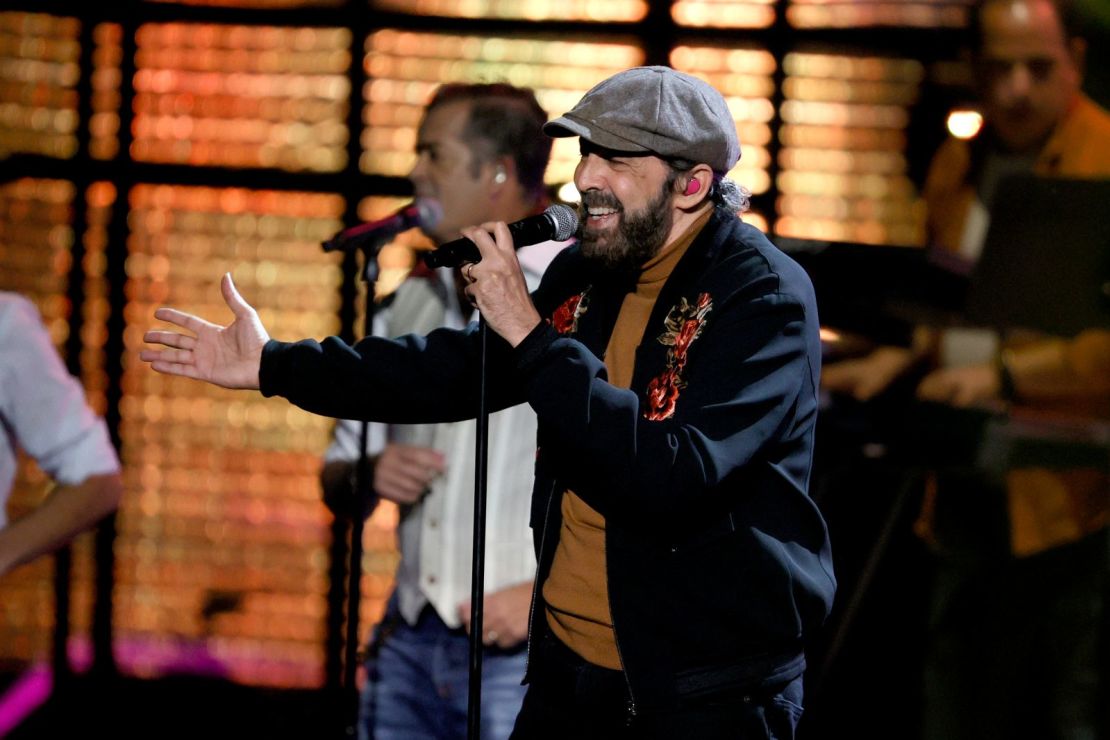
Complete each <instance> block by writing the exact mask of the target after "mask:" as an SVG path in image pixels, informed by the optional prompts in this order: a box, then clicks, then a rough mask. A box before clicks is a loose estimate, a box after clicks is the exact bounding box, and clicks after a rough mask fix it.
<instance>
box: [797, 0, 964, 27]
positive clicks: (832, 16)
mask: <svg viewBox="0 0 1110 740" xmlns="http://www.w3.org/2000/svg"><path fill="white" fill-rule="evenodd" d="M973 2H974V0H790V4H789V6H788V7H787V9H786V20H787V22H788V23H790V25H791V26H794V27H795V28H861V27H866V26H899V27H919V28H944V27H947V28H959V27H961V26H963V25H964V23H965V22H966V20H967V16H966V14H967V8H968V7H969V6H970V5H972V4H973Z"/></svg>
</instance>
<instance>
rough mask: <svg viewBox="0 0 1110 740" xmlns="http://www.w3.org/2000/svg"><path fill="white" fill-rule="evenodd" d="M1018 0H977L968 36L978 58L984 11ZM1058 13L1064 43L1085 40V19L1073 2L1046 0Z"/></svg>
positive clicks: (971, 12)
mask: <svg viewBox="0 0 1110 740" xmlns="http://www.w3.org/2000/svg"><path fill="white" fill-rule="evenodd" d="M1016 1H1017V0H977V2H976V3H975V4H974V5H973V6H972V7H971V10H970V11H969V13H968V17H967V35H968V43H969V44H970V46H971V50H972V51H973V52H974V53H975V55H976V56H978V54H979V52H980V51H981V50H982V48H983V10H984V9H985V8H986V7H987V6H988V5H993V4H994V3H999V2H1016ZM1045 2H1047V3H1048V4H1049V5H1051V6H1052V8H1053V9H1054V10H1055V11H1056V17H1057V18H1059V19H1060V28H1061V29H1062V30H1063V32H1064V41H1071V40H1072V39H1074V38H1083V37H1084V36H1085V35H1086V34H1085V31H1084V23H1083V17H1082V15H1081V14H1080V13H1079V11H1078V9H1077V8H1076V6H1075V3H1074V2H1072V0H1045Z"/></svg>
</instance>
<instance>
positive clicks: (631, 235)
mask: <svg viewBox="0 0 1110 740" xmlns="http://www.w3.org/2000/svg"><path fill="white" fill-rule="evenodd" d="M545 132H546V133H548V134H549V135H551V136H578V137H579V138H580V140H581V150H582V159H581V161H580V162H579V165H578V168H577V169H576V171H575V184H576V186H577V187H578V189H579V191H580V192H581V193H582V206H583V208H582V210H583V217H584V222H583V223H582V224H581V226H580V239H579V243H578V244H577V245H576V246H574V247H571V248H569V249H567V250H564V251H563V252H562V253H561V254H560V255H559V256H558V257H557V258H556V259H555V261H554V262H553V263H552V265H551V267H550V268H549V269H548V271H547V273H546V274H545V276H544V279H543V281H542V282H541V284H540V287H539V289H538V290H537V291H536V292H535V293H533V294H531V295H529V293H528V291H527V289H526V288H525V285H524V281H523V279H522V278H521V275H520V268H519V266H518V264H517V260H516V256H515V254H514V252H513V245H512V239H511V236H510V234H509V231H508V229H507V227H506V226H505V224H503V223H488V224H483V225H481V226H480V227H473V228H468V229H464V230H463V234H464V235H465V236H466V237H468V238H469V239H471V240H472V241H474V242H475V243H476V244H477V245H478V248H479V250H480V252H481V255H482V259H481V261H480V262H478V263H476V264H473V265H472V266H468V267H467V268H466V269H465V270H464V271H463V272H464V275H465V276H466V278H467V280H468V286H467V289H466V290H467V294H468V295H469V297H470V298H471V300H472V301H473V302H474V303H475V305H477V307H478V308H479V310H480V311H481V312H482V315H483V317H484V318H485V320H486V322H487V323H488V325H489V327H490V329H491V330H492V331H493V332H494V333H495V334H496V335H497V336H498V337H499V339H495V340H493V341H491V342H490V345H491V346H490V347H489V355H490V357H489V360H488V363H487V374H488V375H489V388H490V389H491V391H490V395H491V400H492V404H493V406H494V407H501V406H506V405H510V404H512V403H515V402H519V401H520V400H522V399H523V400H526V401H527V402H528V403H529V404H530V405H531V406H532V408H533V409H534V410H535V411H536V414H537V418H538V422H539V431H538V443H539V450H538V452H537V458H536V481H535V486H534V488H533V496H532V517H531V523H532V527H533V533H534V539H535V543H536V548H537V558H538V572H537V581H536V583H537V587H536V589H535V594H534V596H533V607H532V615H531V626H530V632H529V651H530V653H529V654H530V661H529V669H528V675H527V678H526V680H527V682H528V684H529V687H528V693H527V694H526V696H525V700H524V706H523V708H522V710H521V714H520V716H519V717H518V719H517V724H516V730H515V731H514V735H513V737H515V738H560V739H565V738H607V739H608V738H624V737H627V738H642V737H659V738H699V739H705V738H724V737H728V738H789V737H793V735H794V728H795V726H796V724H797V721H798V718H799V716H800V714H801V706H800V705H801V694H802V688H801V677H802V672H803V669H804V666H805V658H804V643H805V640H806V638H807V637H808V636H809V635H810V634H811V632H812V630H813V629H814V628H816V627H817V626H819V625H820V624H821V622H822V620H823V619H824V617H825V615H826V613H827V611H828V609H829V606H830V602H831V599H832V595H833V591H834V580H833V576H832V566H831V558H830V552H829V544H828V537H827V533H826V529H825V525H824V522H823V520H822V518H821V515H820V514H819V512H818V510H817V508H816V506H815V505H814V504H813V502H812V501H811V500H810V498H809V496H808V494H807V487H808V481H809V475H810V468H811V464H812V451H813V432H814V422H815V418H816V414H817V384H818V373H819V371H820V367H819V358H820V355H819V340H818V323H817V315H816V307H815V302H814V297H813V291H812V287H811V285H810V283H809V281H808V279H807V278H806V276H805V274H804V273H803V271H802V270H801V269H800V268H799V267H798V266H797V265H796V264H794V263H793V262H792V261H790V260H789V259H788V258H786V257H785V256H784V255H783V254H782V253H781V252H779V251H778V250H777V249H775V247H774V246H772V245H771V244H770V243H769V242H768V241H767V240H766V239H765V238H764V236H763V235H762V234H761V233H760V232H759V231H758V230H757V229H755V228H753V227H751V226H749V225H747V224H744V223H743V222H742V221H741V220H740V219H739V218H737V217H736V211H737V210H739V209H740V208H741V206H742V205H743V201H744V200H746V198H745V197H744V196H745V194H744V193H743V192H742V191H740V190H739V189H738V188H736V186H735V185H733V184H732V183H731V182H730V181H729V180H727V179H726V178H725V174H726V173H727V172H728V170H729V169H731V168H732V167H733V166H734V165H735V164H736V161H737V160H738V159H739V156H740V146H739V143H738V141H737V137H736V129H735V125H734V123H733V120H732V117H731V115H730V113H729V110H728V107H727V105H726V103H725V101H724V99H723V98H722V97H721V95H720V94H719V93H718V92H717V91H716V90H714V89H713V88H712V87H710V86H709V85H707V84H705V83H704V82H702V81H701V80H698V79H697V78H694V77H691V76H689V75H685V74H682V73H679V72H676V71H674V70H671V69H669V68H665V67H641V68H636V69H632V70H627V71H625V72H621V73H619V74H617V75H615V76H614V77H612V78H610V79H608V80H606V81H604V82H602V83H601V84H599V85H597V86H596V87H595V88H594V89H592V90H591V91H590V92H588V93H587V94H586V95H585V96H584V97H583V99H582V100H581V101H580V102H579V104H578V105H577V106H575V108H574V109H573V110H571V111H570V112H569V113H567V114H566V115H565V116H563V117H561V118H558V119H556V120H554V121H551V122H549V123H548V124H547V125H546V126H545ZM223 289H224V295H225V298H226V300H227V302H228V304H229V306H230V307H231V308H232V311H233V312H234V313H235V317H236V318H235V321H234V322H233V323H232V324H231V325H230V326H228V327H218V326H215V325H212V324H209V323H207V322H204V321H202V320H200V319H198V318H196V317H193V316H189V315H186V314H182V313H180V312H177V311H174V310H172V309H159V311H158V312H157V313H156V316H157V317H158V318H160V319H163V320H166V321H169V322H170V323H172V324H176V325H177V326H179V327H182V328H184V329H186V330H187V331H188V332H189V333H182V332H177V331H151V332H148V333H147V335H146V340H147V341H148V342H152V343H156V344H162V345H165V348H163V349H159V350H145V351H144V352H143V353H142V354H141V356H142V358H143V359H144V360H147V361H150V362H151V363H152V367H153V368H154V369H155V370H158V371H160V372H166V373H170V374H177V375H184V376H187V377H195V378H200V379H204V380H208V381H209V382H213V383H217V384H219V385H223V386H225V387H233V388H260V389H261V390H262V392H263V393H264V394H266V395H281V396H284V397H286V398H288V399H289V400H291V401H293V402H294V403H296V404H297V405H299V406H301V407H303V408H306V409H308V410H310V411H314V412H316V413H322V414H327V415H339V414H347V415H350V414H352V413H354V414H356V415H358V416H361V417H364V418H368V419H374V420H379V421H389V422H412V421H427V420H430V419H433V418H434V419H436V420H440V419H443V418H445V417H448V418H465V417H467V416H472V415H473V414H474V413H475V410H476V407H477V388H478V384H477V373H478V366H479V363H478V361H477V358H478V346H479V345H478V340H479V336H478V332H477V330H476V327H475V326H473V325H472V326H471V327H469V328H468V329H466V330H464V331H458V332H451V331H436V332H432V333H431V334H429V335H428V336H426V337H403V338H400V339H396V340H385V339H378V338H371V339H366V340H363V341H362V342H360V343H358V344H356V345H354V346H353V347H352V346H348V345H346V344H344V343H343V342H341V341H340V340H338V339H336V338H334V337H332V338H328V339H326V340H324V341H323V342H320V343H317V342H314V341H303V342H298V343H295V344H288V343H283V342H278V341H272V340H270V339H269V335H268V334H267V333H266V331H265V329H264V328H263V327H262V325H261V323H260V322H259V321H258V318H257V314H256V313H255V312H254V310H253V309H252V308H251V307H250V306H249V305H248V304H247V303H246V302H245V301H243V299H242V298H241V297H239V295H238V293H237V292H236V291H235V288H234V286H233V285H232V284H231V281H230V279H229V278H227V277H225V279H224V283H223Z"/></svg>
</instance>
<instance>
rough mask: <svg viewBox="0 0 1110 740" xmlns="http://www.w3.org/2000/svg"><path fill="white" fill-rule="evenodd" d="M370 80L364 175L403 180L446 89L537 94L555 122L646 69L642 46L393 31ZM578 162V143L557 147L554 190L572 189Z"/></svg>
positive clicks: (381, 38) (377, 46) (380, 34)
mask: <svg viewBox="0 0 1110 740" xmlns="http://www.w3.org/2000/svg"><path fill="white" fill-rule="evenodd" d="M366 50H367V54H366V59H365V61H364V63H365V65H366V72H367V75H368V76H369V78H370V81H369V82H368V83H367V86H366V90H365V94H364V98H365V100H366V101H367V105H366V109H365V111H364V117H363V120H364V122H365V123H366V124H367V127H366V129H364V130H363V134H362V148H363V155H362V162H361V163H360V165H361V169H362V171H363V172H368V173H372V174H379V175H395V176H398V177H403V176H405V175H407V174H408V173H409V171H410V170H411V169H412V166H413V164H414V162H415V161H416V160H415V154H414V153H413V152H414V147H415V145H416V128H417V126H418V125H419V124H420V117H421V114H422V112H423V108H424V106H425V105H426V104H427V103H428V101H429V100H430V99H431V97H432V93H433V92H435V89H436V88H437V87H438V86H439V85H441V84H443V83H445V82H509V83H512V84H514V85H518V86H523V87H530V88H532V89H533V90H535V92H536V99H537V100H538V101H539V103H540V105H541V106H542V107H543V109H544V110H545V111H547V113H548V115H550V116H551V117H553V118H554V117H555V116H557V115H561V114H562V113H564V112H565V111H567V110H570V108H572V107H573V106H574V104H575V103H577V102H578V100H579V98H581V97H582V94H583V93H584V92H586V91H587V90H589V89H590V88H591V87H593V86H594V85H595V84H597V83H598V82H601V81H602V80H603V79H605V78H606V77H608V76H610V75H612V74H613V73H615V72H618V71H620V70H622V69H626V68H628V67H635V66H637V65H639V64H643V61H644V52H643V51H642V49H641V48H640V47H639V46H638V45H636V44H635V43H632V42H629V43H604V42H600V41H597V42H594V41H569V40H559V39H552V38H546V37H544V38H541V37H532V38H523V37H520V36H514V37H513V38H506V37H499V36H488V37H482V36H462V35H456V34H447V33H423V32H414V31H402V30H395V29H386V30H382V31H377V32H375V33H373V34H371V35H370V38H369V40H368V41H367V45H366ZM577 162H578V142H577V140H576V139H556V140H555V144H554V147H553V148H552V153H551V165H550V166H549V167H548V170H547V176H546V179H547V181H548V182H552V183H554V182H567V181H569V180H570V179H571V177H572V176H573V173H574V166H575V164H577Z"/></svg>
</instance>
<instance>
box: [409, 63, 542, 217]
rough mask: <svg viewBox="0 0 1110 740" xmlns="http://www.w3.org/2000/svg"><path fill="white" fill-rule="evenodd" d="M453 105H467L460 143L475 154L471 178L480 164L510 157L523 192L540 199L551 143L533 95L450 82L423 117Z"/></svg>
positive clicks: (501, 86) (493, 85)
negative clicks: (438, 108)
mask: <svg viewBox="0 0 1110 740" xmlns="http://www.w3.org/2000/svg"><path fill="white" fill-rule="evenodd" d="M457 101H464V102H468V103H470V111H469V116H468V119H467V122H466V126H465V128H464V129H463V133H462V139H463V141H465V142H466V143H467V144H468V145H469V146H470V149H471V152H472V153H473V155H474V161H473V163H472V165H473V167H474V169H475V175H476V174H477V171H476V170H477V169H478V168H480V167H481V166H482V165H483V164H485V163H488V162H490V161H492V160H494V159H496V158H498V157H511V158H512V160H513V162H514V164H515V165H516V174H517V179H518V180H519V181H520V184H521V185H522V186H524V189H525V190H526V191H527V192H529V193H531V194H533V195H537V196H538V195H540V194H541V193H542V192H543V188H544V184H543V174H544V171H545V170H547V161H548V159H550V157H551V139H550V138H549V137H547V136H546V135H545V134H544V133H543V125H544V124H545V123H547V113H546V112H545V111H544V109H543V108H541V107H540V104H539V102H538V101H537V100H536V95H535V93H534V92H532V90H530V89H528V88H525V87H515V86H513V85H510V84H508V83H503V82H497V83H488V84H487V83H481V84H468V83H449V84H446V85H442V86H440V87H439V89H438V90H436V92H435V95H433V96H432V99H431V102H429V103H428V107H427V109H426V110H425V113H429V112H431V111H432V110H433V109H435V108H436V107H437V106H440V105H445V104H447V103H454V102H457Z"/></svg>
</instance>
